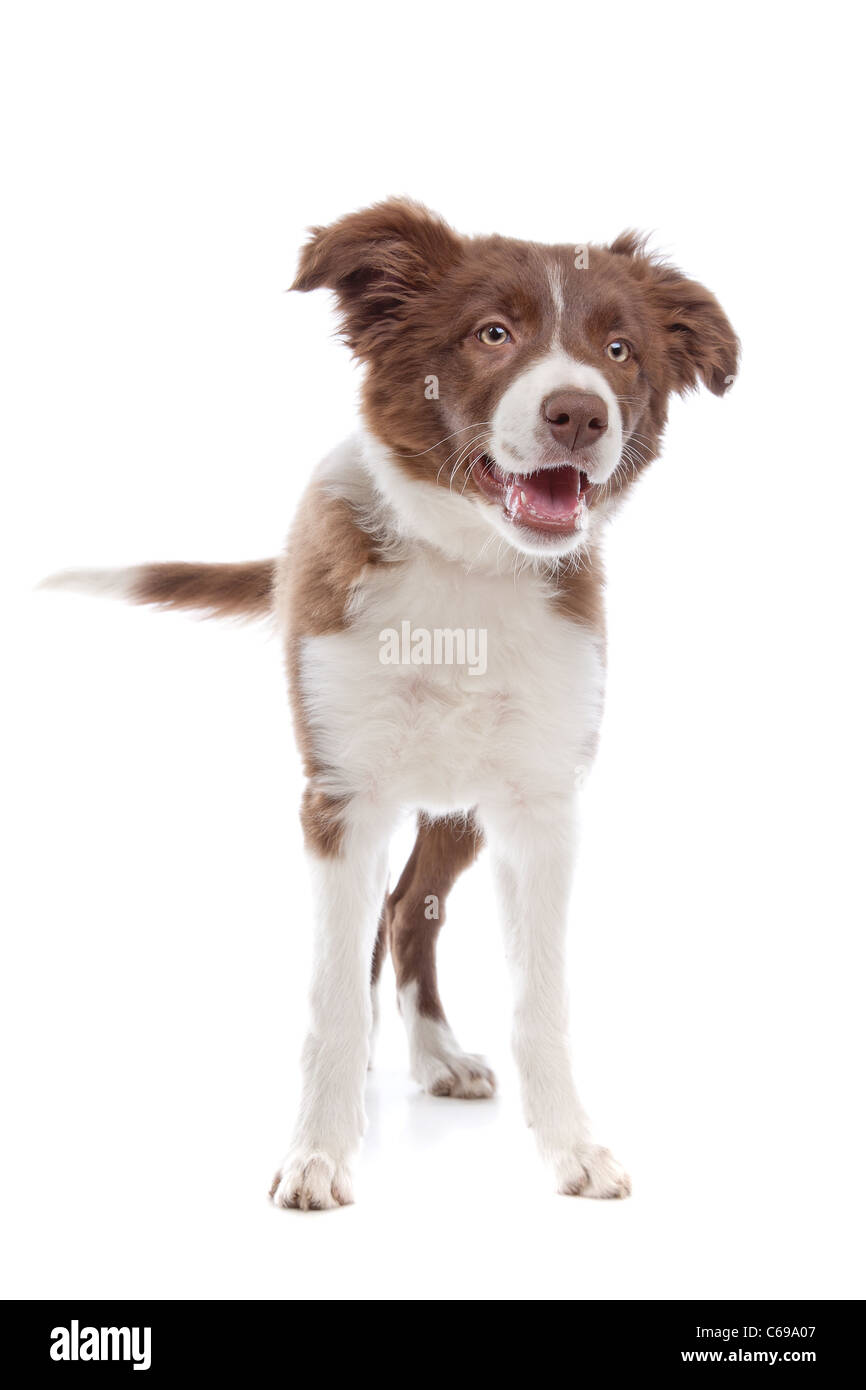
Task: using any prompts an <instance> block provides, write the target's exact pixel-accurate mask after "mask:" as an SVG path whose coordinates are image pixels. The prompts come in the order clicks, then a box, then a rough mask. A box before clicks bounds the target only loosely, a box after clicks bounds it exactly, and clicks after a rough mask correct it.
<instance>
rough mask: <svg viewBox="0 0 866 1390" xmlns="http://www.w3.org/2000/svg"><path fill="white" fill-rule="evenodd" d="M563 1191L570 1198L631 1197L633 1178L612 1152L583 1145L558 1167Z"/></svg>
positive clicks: (563, 1159) (568, 1155)
mask: <svg viewBox="0 0 866 1390" xmlns="http://www.w3.org/2000/svg"><path fill="white" fill-rule="evenodd" d="M556 1170H557V1178H558V1187H559V1191H560V1192H561V1193H563V1195H564V1196H566V1197H630V1196H631V1178H630V1177H629V1175H628V1173H627V1172H626V1171H625V1169H624V1168H623V1166H622V1164H621V1163H618V1162H617V1160H616V1159H615V1158H614V1156H613V1154H612V1153H611V1151H610V1149H602V1148H600V1147H599V1146H598V1145H597V1144H580V1145H577V1146H576V1147H575V1148H573V1149H571V1150H570V1151H569V1152H568V1153H567V1154H563V1155H562V1157H561V1158H560V1160H559V1161H558V1163H557V1165H556Z"/></svg>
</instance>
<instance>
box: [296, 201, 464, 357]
mask: <svg viewBox="0 0 866 1390" xmlns="http://www.w3.org/2000/svg"><path fill="white" fill-rule="evenodd" d="M459 256H460V238H459V237H458V236H457V235H456V234H455V233H454V232H452V230H451V228H450V227H449V226H447V224H446V223H445V222H443V221H442V220H441V218H439V217H437V216H436V215H435V214H434V213H432V212H428V210H427V209H426V208H425V207H422V206H421V204H420V203H413V202H411V201H409V200H408V199H403V198H392V199H389V200H388V201H387V202H384V203H376V204H375V205H374V206H373V207H369V208H365V209H364V210H363V211H362V212H352V213H349V215H348V216H347V217H342V218H341V219H340V220H339V222H334V223H333V224H332V225H331V226H330V227H314V228H312V235H311V237H310V240H309V241H308V242H307V244H306V246H305V247H304V248H303V250H302V251H301V258H300V263H299V265H298V273H297V276H296V277H295V282H294V284H293V285H292V289H293V290H315V289H319V288H320V287H322V286H325V287H327V288H328V289H330V290H334V291H335V292H336V295H337V299H338V302H339V306H340V313H341V316H342V321H343V336H344V337H345V339H346V341H347V342H348V344H349V346H350V347H351V348H353V349H354V350H355V351H356V352H358V353H360V354H361V355H363V354H364V353H365V352H369V351H370V349H371V348H372V347H373V346H375V344H376V343H377V342H379V341H381V340H382V338H383V337H385V336H387V335H388V334H389V333H390V331H391V329H392V328H393V325H394V323H395V322H400V321H401V320H402V319H403V318H404V317H405V316H406V312H407V310H408V308H409V307H410V306H411V302H412V300H413V299H414V298H416V297H417V296H418V295H419V294H423V293H424V291H425V290H429V289H432V287H433V286H434V285H435V284H436V282H437V281H438V280H439V279H440V277H441V276H442V275H443V274H444V273H445V271H446V270H447V269H448V268H449V266H451V265H453V264H454V263H455V262H456V261H457V260H458V259H459Z"/></svg>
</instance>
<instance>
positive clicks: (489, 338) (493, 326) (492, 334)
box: [475, 323, 511, 347]
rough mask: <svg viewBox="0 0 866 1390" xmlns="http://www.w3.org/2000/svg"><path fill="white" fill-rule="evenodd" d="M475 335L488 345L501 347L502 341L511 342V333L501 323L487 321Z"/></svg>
mask: <svg viewBox="0 0 866 1390" xmlns="http://www.w3.org/2000/svg"><path fill="white" fill-rule="evenodd" d="M475 336H476V338H477V339H478V341H479V342H481V343H486V344H487V346H488V347H500V346H501V344H502V343H510V342H511V334H510V333H509V331H508V329H507V328H503V327H502V324H501V323H486V324H485V325H484V327H483V328H479V330H478V332H477V333H476V334H475Z"/></svg>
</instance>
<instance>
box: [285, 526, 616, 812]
mask: <svg viewBox="0 0 866 1390" xmlns="http://www.w3.org/2000/svg"><path fill="white" fill-rule="evenodd" d="M461 655H462V656H463V657H464V659H463V660H462V661H461V660H460V657H461ZM300 673H301V675H300V678H301V683H302V696H303V702H304V706H305V710H306V713H307V718H308V727H309V730H310V733H311V735H312V738H313V741H314V745H315V748H316V752H317V754H318V759H319V761H320V762H321V764H322V765H323V766H324V767H326V768H327V769H329V771H328V773H327V774H326V776H325V778H324V785H325V786H326V788H327V790H328V791H329V792H331V793H332V794H334V795H340V796H342V795H347V794H348V795H352V796H361V797H365V798H370V799H372V800H374V801H376V802H384V803H392V804H394V805H395V806H400V807H402V808H409V807H419V808H422V809H424V810H428V811H431V812H438V813H441V812H443V811H447V810H455V809H462V808H468V807H470V806H472V805H474V804H476V803H477V802H479V801H483V800H485V799H487V798H488V797H490V796H491V795H498V796H501V795H502V794H503V791H505V792H507V793H510V794H511V795H513V796H514V797H515V798H518V799H520V798H523V797H524V796H531V795H537V794H538V793H539V792H540V791H541V792H542V793H543V791H544V789H549V790H550V791H563V790H565V789H566V787H567V785H568V784H569V783H572V784H573V783H574V781H575V778H576V776H577V769H580V768H583V767H585V766H586V764H587V761H588V759H589V758H590V757H591V750H592V747H593V745H594V742H595V737H596V733H597V730H598V724H599V721H600V718H601V706H602V697H603V663H602V659H601V652H600V644H599V639H598V638H597V637H596V636H595V634H593V633H592V632H591V631H589V630H588V629H586V628H584V627H582V626H580V625H579V624H576V623H574V622H572V621H570V620H569V619H568V618H566V617H564V616H562V615H561V614H560V613H558V612H557V611H556V609H555V607H554V605H553V603H552V601H551V597H550V593H549V591H548V588H547V586H546V584H545V581H544V580H543V579H542V578H541V577H540V576H538V575H537V574H534V573H532V572H530V571H526V572H524V573H522V574H518V575H515V574H513V573H509V574H495V573H490V572H486V573H473V572H471V571H469V572H467V570H466V568H465V566H464V565H462V564H460V563H459V562H455V561H453V560H450V559H448V558H447V557H445V556H443V555H440V554H439V553H438V552H437V551H436V550H435V549H433V548H431V547H427V546H424V545H419V544H416V545H415V546H413V547H412V549H411V552H410V553H409V555H408V556H407V558H404V559H401V560H398V561H396V562H394V563H389V564H384V565H381V566H376V567H373V568H371V569H370V570H369V571H367V573H366V575H365V579H364V582H363V583H362V584H361V585H360V586H359V589H358V591H357V593H356V594H355V596H354V599H353V602H352V605H351V615H350V621H349V625H348V627H347V628H346V629H345V630H342V631H340V632H336V633H331V634H327V635H325V636H317V637H309V638H307V639H305V641H304V643H303V647H302V652H301V663H300Z"/></svg>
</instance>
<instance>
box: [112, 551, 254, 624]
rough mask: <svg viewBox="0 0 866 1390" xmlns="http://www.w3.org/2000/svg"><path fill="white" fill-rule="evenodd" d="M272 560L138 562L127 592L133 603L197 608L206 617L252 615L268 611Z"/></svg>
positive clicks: (162, 606) (251, 616)
mask: <svg viewBox="0 0 866 1390" xmlns="http://www.w3.org/2000/svg"><path fill="white" fill-rule="evenodd" d="M275 572H276V561H274V560H251V561H249V562H248V563H246V564H226V565H196V564H187V563H185V562H181V561H178V562H172V563H167V564H161V565H142V566H141V567H140V569H139V570H138V571H137V572H136V576H135V581H134V584H133V587H132V590H131V593H130V598H131V600H132V602H133V603H156V604H158V605H159V606H160V607H161V608H198V609H201V610H202V611H203V612H204V615H205V616H209V617H221V618H225V617H233V618H254V617H260V616H261V615H262V614H264V613H267V612H269V611H270V608H271V605H272V601H273V585H274V575H275Z"/></svg>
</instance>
